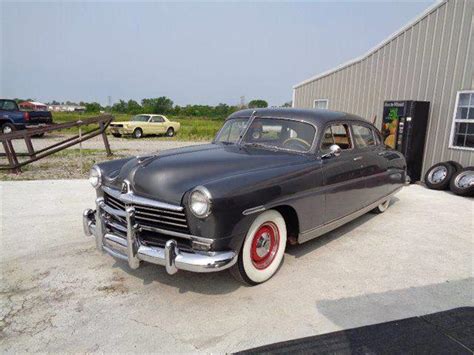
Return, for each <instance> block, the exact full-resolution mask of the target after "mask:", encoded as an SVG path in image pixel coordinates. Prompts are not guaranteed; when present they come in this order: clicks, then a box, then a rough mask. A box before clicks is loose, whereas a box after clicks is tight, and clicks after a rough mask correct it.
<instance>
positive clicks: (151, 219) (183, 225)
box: [135, 216, 188, 228]
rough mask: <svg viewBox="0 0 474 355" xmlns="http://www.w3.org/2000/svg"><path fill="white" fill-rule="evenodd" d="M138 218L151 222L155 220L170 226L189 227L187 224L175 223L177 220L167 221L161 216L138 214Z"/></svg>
mask: <svg viewBox="0 0 474 355" xmlns="http://www.w3.org/2000/svg"><path fill="white" fill-rule="evenodd" d="M135 218H136V219H139V220H145V221H149V222H155V223H161V224H168V225H170V226H176V227H181V228H188V226H187V224H182V223H175V222H170V221H165V220H162V219H159V218H148V217H143V216H136V217H135Z"/></svg>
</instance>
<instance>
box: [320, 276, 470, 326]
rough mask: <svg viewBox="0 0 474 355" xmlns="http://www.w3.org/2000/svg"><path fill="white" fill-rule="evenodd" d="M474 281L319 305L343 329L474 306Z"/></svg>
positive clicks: (406, 289)
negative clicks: (473, 293)
mask: <svg viewBox="0 0 474 355" xmlns="http://www.w3.org/2000/svg"><path fill="white" fill-rule="evenodd" d="M473 289H474V278H466V279H460V280H456V281H446V282H443V283H437V284H430V285H426V286H417V287H409V288H405V289H399V290H391V291H387V292H381V293H369V294H363V295H360V296H355V297H348V298H341V299H337V300H322V301H318V302H317V303H316V307H317V309H318V312H319V313H321V314H323V315H324V316H325V317H327V318H328V319H329V320H331V321H332V322H333V323H334V324H336V325H338V326H339V327H341V328H342V329H347V328H351V327H354V326H359V325H366V324H373V323H379V322H386V321H387V320H393V319H399V318H405V317H412V316H418V315H423V314H427V313H432V312H437V311H443V310H447V309H451V308H454V307H460V306H473V305H474V302H473V296H472V290H473Z"/></svg>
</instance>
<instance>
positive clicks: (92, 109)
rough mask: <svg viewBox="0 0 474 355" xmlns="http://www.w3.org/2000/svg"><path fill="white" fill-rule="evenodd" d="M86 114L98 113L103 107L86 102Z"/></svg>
mask: <svg viewBox="0 0 474 355" xmlns="http://www.w3.org/2000/svg"><path fill="white" fill-rule="evenodd" d="M84 106H85V107H86V112H100V111H102V110H103V107H102V106H101V105H100V104H99V103H98V102H86V103H85V105H84Z"/></svg>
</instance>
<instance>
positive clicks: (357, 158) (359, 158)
mask: <svg viewBox="0 0 474 355" xmlns="http://www.w3.org/2000/svg"><path fill="white" fill-rule="evenodd" d="M362 158H363V156H359V157H355V158H354V160H361V159H362Z"/></svg>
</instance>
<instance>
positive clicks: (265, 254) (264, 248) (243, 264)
mask: <svg viewBox="0 0 474 355" xmlns="http://www.w3.org/2000/svg"><path fill="white" fill-rule="evenodd" d="M286 236H287V233H286V223H285V220H284V219H283V217H282V215H281V214H280V213H279V212H277V211H275V210H270V211H266V212H263V213H262V214H261V215H259V216H258V217H257V218H256V219H255V221H254V222H253V223H252V225H251V226H250V228H249V230H248V232H247V235H246V237H245V240H244V244H243V246H242V249H241V250H240V253H239V258H238V261H237V263H236V264H235V265H234V266H233V267H232V268H231V270H230V271H231V273H232V275H233V276H234V277H235V278H236V279H237V280H239V281H241V282H243V283H246V284H248V285H251V286H254V285H258V284H260V283H262V282H265V281H267V280H268V279H270V278H271V277H272V276H273V275H274V274H275V273H276V272H277V270H278V267H279V266H280V264H281V262H282V260H283V255H284V253H285V247H286Z"/></svg>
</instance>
